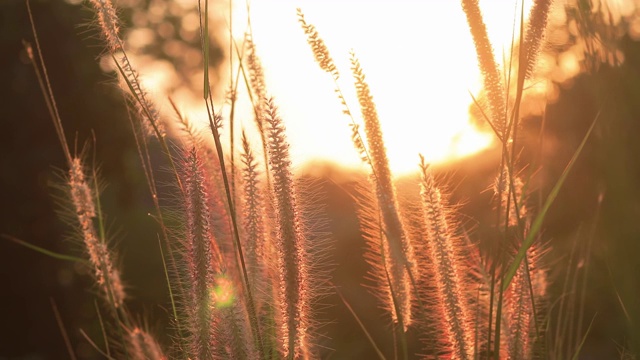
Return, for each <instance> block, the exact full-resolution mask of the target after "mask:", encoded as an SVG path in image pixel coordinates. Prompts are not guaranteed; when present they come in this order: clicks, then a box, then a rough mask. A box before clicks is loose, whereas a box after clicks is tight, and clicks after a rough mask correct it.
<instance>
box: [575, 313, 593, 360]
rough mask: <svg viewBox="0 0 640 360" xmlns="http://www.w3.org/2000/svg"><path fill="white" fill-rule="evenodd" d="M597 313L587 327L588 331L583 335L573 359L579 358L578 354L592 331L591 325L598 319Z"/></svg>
mask: <svg viewBox="0 0 640 360" xmlns="http://www.w3.org/2000/svg"><path fill="white" fill-rule="evenodd" d="M596 315H598V314H596ZM596 315H593V318H592V319H591V323H590V324H589V327H588V328H587V332H586V333H585V334H584V336H583V337H582V341H580V345H578V348H577V349H576V353H575V354H573V357H572V358H571V360H578V355H579V354H580V350H582V346H583V345H584V342H585V340H587V336H588V335H589V332H590V331H591V326H592V325H593V320H595V319H596Z"/></svg>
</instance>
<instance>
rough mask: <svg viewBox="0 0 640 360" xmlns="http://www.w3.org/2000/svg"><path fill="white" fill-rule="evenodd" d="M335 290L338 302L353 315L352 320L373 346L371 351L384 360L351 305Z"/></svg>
mask: <svg viewBox="0 0 640 360" xmlns="http://www.w3.org/2000/svg"><path fill="white" fill-rule="evenodd" d="M335 290H336V294H338V296H339V297H340V300H342V303H343V304H344V306H346V307H347V309H348V310H349V312H350V313H351V315H353V318H354V319H356V321H357V322H358V325H359V326H360V328H361V329H362V332H364V334H365V336H366V337H367V339H368V340H369V342H370V343H371V346H373V349H374V350H375V351H376V353H377V354H378V357H379V358H380V359H381V360H386V357H385V356H384V354H383V353H382V351H380V349H379V348H378V346H377V345H376V342H375V341H374V340H373V337H371V334H369V331H367V328H366V327H365V326H364V324H363V323H362V321H360V318H359V317H358V314H356V312H355V310H353V308H352V307H351V305H350V304H349V302H348V301H347V299H345V298H344V296H342V293H341V292H340V290H338V288H335Z"/></svg>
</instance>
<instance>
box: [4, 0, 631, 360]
mask: <svg viewBox="0 0 640 360" xmlns="http://www.w3.org/2000/svg"><path fill="white" fill-rule="evenodd" d="M119 3H120V4H119V5H120V6H121V7H122V11H121V13H120V16H121V19H122V21H123V24H124V27H125V28H131V29H136V28H144V29H145V31H150V32H152V33H154V34H158V35H157V36H154V39H155V41H153V42H145V43H144V44H143V45H141V46H140V47H139V48H137V49H134V50H135V51H137V52H139V53H140V54H142V55H144V56H146V57H149V58H153V59H163V60H166V61H167V62H169V63H171V64H173V66H175V69H174V70H175V74H178V77H177V78H175V79H174V81H173V82H172V84H173V86H176V87H179V86H181V87H187V88H189V87H190V86H191V87H194V90H195V89H197V86H199V83H194V82H193V81H192V80H191V77H192V76H193V73H194V71H195V69H198V68H199V67H200V63H199V62H195V61H193V60H190V59H191V58H192V56H190V55H189V54H191V55H193V54H197V53H198V43H199V39H198V38H197V37H194V36H193V31H195V30H194V29H184V27H183V26H182V25H181V24H182V22H183V20H182V19H183V17H185V16H188V14H180V13H178V12H172V11H161V10H158V9H171V6H165V5H167V4H168V3H170V2H169V1H165V0H152V1H134V0H130V1H120V2H119ZM162 4H164V5H163V6H164V7H163V6H161V5H162ZM603 4H605V5H603ZM606 4H608V6H607V5H606ZM562 8H563V9H564V6H562ZM32 9H33V15H34V18H35V21H36V27H37V29H38V33H39V36H40V45H41V48H42V52H43V55H44V58H45V61H46V66H47V69H48V71H49V76H50V79H51V85H52V89H53V93H54V94H55V97H56V100H57V104H58V108H59V110H60V114H61V116H62V119H63V122H64V127H65V131H66V133H67V136H68V138H69V139H72V141H73V143H74V144H75V146H74V147H72V148H74V149H77V151H78V152H80V151H82V150H83V149H84V150H85V151H86V153H87V154H88V155H89V157H90V158H93V157H94V156H95V158H96V159H98V163H99V167H100V170H101V173H102V176H103V178H104V181H105V183H106V184H107V187H106V189H105V191H104V193H103V196H102V201H103V205H104V208H105V213H106V214H107V219H108V223H109V224H111V225H110V227H109V230H110V233H111V234H112V237H113V238H114V239H115V241H116V244H117V249H118V253H119V254H120V256H119V261H120V262H121V264H122V267H123V269H124V271H125V274H124V278H125V279H126V281H127V283H128V284H129V290H130V293H131V304H130V305H131V309H132V311H133V312H135V313H137V314H140V318H141V319H144V320H145V321H147V322H148V325H149V328H150V329H151V330H152V331H154V332H155V333H156V334H157V335H158V336H159V337H160V338H161V340H163V342H164V343H168V342H169V338H168V336H169V333H168V332H167V331H165V329H166V328H167V324H168V321H167V313H168V306H169V302H168V295H167V291H166V284H165V281H164V276H163V275H162V274H163V270H162V263H161V260H160V254H159V250H158V245H157V239H156V237H155V235H154V234H155V233H156V230H157V229H156V227H155V222H154V220H153V219H152V218H151V217H150V216H148V215H147V214H148V213H149V212H151V211H152V210H151V209H152V202H151V200H150V196H149V192H148V189H147V188H146V185H145V180H144V177H143V175H142V173H141V172H140V171H139V169H140V164H139V160H138V155H137V152H136V149H135V144H134V139H133V137H132V135H131V131H130V125H129V122H128V120H127V117H126V108H125V104H124V102H123V98H122V96H121V93H120V90H119V89H118V87H117V85H116V81H115V80H114V79H115V76H114V74H113V73H112V72H110V71H108V69H106V68H105V66H104V62H102V61H101V58H102V57H101V55H103V53H104V50H103V49H104V48H103V45H102V43H101V40H100V39H99V38H98V36H96V31H95V28H94V27H93V25H92V21H93V14H92V12H91V10H90V9H89V8H88V7H87V6H86V5H84V4H81V3H80V1H59V0H55V1H54V0H51V1H49V0H32ZM145 14H146V15H148V16H145ZM637 14H638V10H637V8H636V4H635V3H634V2H632V1H608V2H602V3H600V2H590V1H587V0H579V1H578V2H577V3H574V2H569V3H567V8H566V10H565V16H564V17H560V20H562V21H556V22H552V26H553V27H554V28H553V29H552V30H550V32H549V35H550V36H549V37H548V39H549V43H548V45H547V46H546V47H545V50H544V59H545V64H547V65H548V66H547V67H545V68H544V69H541V70H540V73H541V74H546V76H547V78H546V80H545V81H547V82H548V83H551V85H552V87H551V89H553V91H551V92H548V93H545V94H546V95H545V96H548V98H550V100H549V103H548V105H547V107H546V109H545V111H544V112H540V111H531V112H530V114H529V115H527V117H526V118H525V120H524V122H523V129H524V131H523V132H522V133H523V134H524V135H523V141H522V144H523V151H522V155H521V158H522V162H523V163H525V164H532V165H531V167H534V166H535V167H536V168H535V169H533V170H535V171H534V172H533V173H534V174H535V177H534V178H535V189H534V194H533V196H534V197H535V196H539V197H542V198H543V197H544V195H545V194H547V193H548V192H549V190H550V189H551V187H553V185H554V182H555V180H556V179H558V177H559V176H560V174H561V173H562V170H563V169H564V167H565V166H566V164H567V163H568V161H569V159H570V158H571V156H572V155H573V153H574V151H575V149H576V148H577V146H578V144H579V143H580V141H581V140H582V137H583V136H584V134H585V133H586V130H587V128H588V127H589V125H590V124H591V122H592V121H593V119H594V118H595V117H596V114H598V113H599V114H600V115H599V120H598V122H597V124H596V128H595V131H594V133H593V135H592V137H591V138H590V140H589V142H588V143H587V146H586V148H585V150H584V151H583V153H582V155H581V157H580V159H579V161H578V163H577V164H576V166H575V167H574V169H573V171H572V172H571V174H570V175H569V177H568V179H567V182H566V184H565V186H564V187H563V189H562V191H561V193H560V195H559V197H558V199H557V200H556V202H555V204H554V206H553V207H552V209H551V213H550V215H549V217H548V219H547V221H546V222H545V226H544V238H545V239H546V240H547V241H548V242H549V244H550V246H551V251H550V255H549V258H548V263H549V268H550V273H551V275H552V278H553V279H557V281H555V282H554V283H553V285H552V287H551V288H550V294H551V297H552V299H555V298H559V297H561V296H563V295H564V296H569V295H568V294H570V293H578V294H579V293H580V292H581V291H582V290H581V288H580V287H578V288H576V289H571V288H569V289H567V288H563V286H562V281H563V279H564V278H565V276H566V272H567V269H568V268H572V269H578V273H581V271H583V270H584V269H586V268H587V267H588V273H587V276H586V282H585V283H586V288H585V293H584V294H585V299H586V302H585V304H584V309H583V314H582V315H581V316H582V317H583V320H582V323H583V325H582V327H583V329H582V330H583V332H584V331H586V327H587V325H588V324H589V322H590V321H591V319H592V318H593V326H592V328H591V331H590V332H589V335H588V337H587V339H586V342H585V345H584V349H583V351H582V354H581V356H580V358H581V359H609V358H620V357H623V356H626V355H625V354H627V355H628V354H630V353H633V352H635V353H636V354H637V353H638V352H639V351H640V328H639V327H640V260H639V257H640V141H639V136H640V42H638V40H639V39H640V38H639V34H640V18H639V17H638V16H637ZM167 24H169V25H171V26H168V25H167ZM221 27H222V28H223V26H221ZM169 28H173V29H181V30H180V31H169V30H167V29H169ZM223 30H224V29H223ZM223 30H221V31H223ZM163 34H164V35H163ZM23 39H24V40H27V41H33V36H32V33H31V28H30V25H29V20H28V15H27V11H26V6H25V3H24V1H21V0H5V1H3V2H2V3H0V53H1V54H2V55H1V56H0V84H2V85H1V86H0V99H1V101H0V104H1V106H0V211H1V213H0V233H1V234H9V235H12V236H15V237H17V238H20V239H23V240H25V241H28V242H30V243H33V244H35V245H38V246H41V247H44V248H47V249H50V250H52V251H56V252H59V253H66V254H75V255H80V254H81V249H80V247H79V246H78V244H76V243H73V242H71V241H68V240H65V239H66V238H67V236H66V234H68V231H69V230H68V228H67V227H66V225H65V224H64V223H62V222H60V221H59V220H58V218H57V216H56V209H58V206H57V205H56V202H55V200H54V197H53V196H52V195H55V194H56V190H55V189H53V188H52V187H51V184H52V183H55V182H59V181H60V180H59V175H57V174H60V171H61V170H60V169H64V168H65V164H64V159H63V155H62V151H61V149H60V145H59V143H58V139H57V137H56V135H55V131H54V128H53V126H52V123H51V119H50V118H49V115H48V112H47V109H46V106H45V103H44V100H43V96H42V93H41V92H40V89H39V87H38V85H37V80H36V77H35V75H34V72H33V68H32V67H31V65H30V64H29V61H28V59H27V56H26V53H25V51H24V49H23V46H22V43H21V41H22V40H23ZM212 48H214V49H216V51H214V52H213V54H214V58H213V62H212V64H213V66H214V70H215V71H220V70H216V69H217V68H216V66H221V64H222V63H223V60H222V59H223V58H224V57H225V56H226V55H225V54H226V52H225V51H226V50H225V46H224V45H223V44H221V43H216V39H215V38H213V39H212ZM194 51H195V53H194ZM576 66H577V67H576ZM219 91H220V92H224V89H219ZM549 94H551V95H552V96H551V95H549ZM535 100H536V99H531V101H535ZM531 108H532V109H533V108H536V109H537V107H536V106H531ZM345 131H347V130H346V129H345ZM156 150H158V149H156ZM495 156H496V150H495V149H489V150H486V151H484V152H481V153H479V154H476V155H475V156H473V157H469V158H466V159H462V160H457V161H455V162H451V163H448V164H445V165H441V166H439V167H438V169H439V171H442V173H443V174H445V175H444V176H445V178H446V179H448V182H449V184H450V190H451V198H452V201H453V202H459V203H461V204H462V205H461V207H460V211H461V213H462V214H463V217H464V219H467V220H465V221H464V223H465V224H466V225H467V226H468V227H469V228H470V229H471V231H472V232H471V233H472V234H473V236H475V237H477V238H485V239H487V238H491V236H492V234H493V230H492V229H491V227H490V226H489V225H487V224H488V223H490V220H487V216H488V215H487V211H486V209H487V206H489V205H488V204H489V203H490V199H491V195H490V192H488V191H486V190H487V189H488V188H489V187H490V186H491V183H492V181H493V177H494V176H495V171H496V165H495V162H494V161H492V159H495ZM162 161H163V160H162V157H161V156H160V155H157V163H158V165H159V166H162ZM307 168H308V169H313V171H308V172H307V173H308V174H310V175H309V176H315V177H321V178H323V179H325V180H329V181H326V182H324V184H325V185H323V187H324V189H323V191H324V192H325V193H326V197H325V199H326V209H327V214H328V215H327V216H328V219H329V224H330V227H331V231H332V232H333V233H334V234H335V236H334V238H335V244H336V245H335V247H334V249H333V250H332V255H333V256H334V260H335V263H336V264H337V267H336V269H335V271H334V279H333V281H334V283H335V284H337V285H339V286H340V287H341V288H342V289H343V293H344V295H345V297H346V298H347V299H348V300H349V301H350V302H353V303H357V304H358V309H359V311H360V312H361V313H360V314H361V316H362V319H363V321H364V322H365V324H366V325H367V327H368V329H370V331H371V332H372V334H373V336H374V338H375V339H376V341H378V342H379V343H380V344H381V346H383V347H388V346H390V343H389V342H388V333H387V332H386V330H385V328H384V326H383V325H384V324H383V322H382V321H381V319H380V316H379V311H378V310H377V307H376V303H375V299H374V298H373V297H372V296H371V295H369V293H368V292H367V291H366V289H365V288H364V287H362V286H361V284H362V282H363V281H362V279H363V275H364V274H365V272H366V265H365V263H364V261H363V260H359V259H360V258H361V256H360V254H361V251H362V246H363V243H362V239H361V238H360V236H359V234H358V227H357V221H356V215H355V207H354V204H353V203H352V201H351V197H350V196H349V190H350V189H351V188H352V187H353V183H354V181H355V180H356V179H359V178H361V177H362V174H358V173H353V172H352V171H351V170H348V169H345V168H343V167H339V166H336V165H332V164H330V163H317V162H316V163H314V165H313V166H308V167H307ZM538 169H541V170H538ZM402 181H406V182H407V184H411V183H412V181H413V180H412V179H411V176H407V177H406V178H405V179H402ZM407 186H408V187H410V185H407ZM576 244H579V245H578V246H576ZM587 244H591V245H590V246H587ZM573 249H579V250H575V251H578V252H577V253H573V254H574V255H573V256H572V251H574V250H573ZM587 259H588V260H587ZM567 264H569V265H567ZM587 264H588V266H586V265H587ZM0 284H1V286H0V359H58V358H67V357H68V355H67V353H66V350H65V348H64V342H63V339H62V336H61V332H60V330H59V329H58V325H57V322H56V319H55V316H54V311H53V310H52V302H53V303H55V306H56V307H57V308H58V310H59V312H60V315H61V318H62V322H63V323H64V326H65V328H66V331H67V332H68V334H69V337H70V340H71V343H72V344H73V346H74V349H75V351H76V353H77V355H78V357H79V358H85V359H93V358H100V356H99V355H98V354H97V353H96V352H95V350H94V349H92V347H91V346H90V345H89V344H88V342H87V341H86V340H85V339H84V338H83V336H82V335H81V333H80V329H82V330H83V331H85V332H86V333H87V334H89V336H90V337H92V338H97V337H98V336H99V335H98V334H99V333H100V332H99V328H98V325H97V321H96V307H95V306H96V305H95V303H96V300H95V294H94V293H93V292H92V291H91V289H92V282H91V277H90V276H88V274H87V273H86V271H85V270H84V269H82V268H81V267H79V266H77V265H76V264H74V263H71V262H65V261H61V260H56V259H52V258H50V257H47V256H44V255H42V254H40V253H37V252H34V251H32V250H29V249H27V248H25V247H22V246H18V245H16V244H15V243H12V242H9V241H6V240H5V239H0ZM327 302H329V303H331V304H332V306H331V307H329V308H328V309H327V310H326V311H325V312H324V313H323V314H322V315H321V316H323V317H325V318H326V319H328V320H331V321H330V322H329V323H328V325H327V326H326V327H325V328H324V331H325V332H326V335H327V336H328V337H329V338H332V339H334V340H327V341H326V343H324V344H323V345H326V346H327V347H328V348H330V349H335V351H327V353H326V356H327V357H329V356H330V355H331V354H333V357H332V358H370V357H371V356H373V353H372V350H371V348H370V346H369V344H368V343H367V342H366V341H365V340H362V338H363V336H361V335H360V330H359V328H358V327H357V324H356V323H355V321H354V320H353V318H352V316H351V315H350V314H349V312H348V311H347V310H346V308H345V307H344V305H343V304H342V303H341V302H340V300H338V299H337V298H336V297H330V298H329V299H327ZM579 310H580V309H577V308H576V309H571V310H570V311H571V312H572V314H573V315H572V316H573V317H574V319H573V320H572V321H570V323H572V324H574V326H577V324H578V323H579V320H578V317H579V316H580V315H579V314H578V313H579ZM574 341H577V339H574Z"/></svg>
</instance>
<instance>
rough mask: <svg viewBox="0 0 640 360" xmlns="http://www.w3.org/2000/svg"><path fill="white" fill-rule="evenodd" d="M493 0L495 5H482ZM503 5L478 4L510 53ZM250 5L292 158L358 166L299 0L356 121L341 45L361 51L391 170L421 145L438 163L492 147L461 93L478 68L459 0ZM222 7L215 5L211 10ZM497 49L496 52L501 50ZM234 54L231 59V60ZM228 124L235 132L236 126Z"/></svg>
mask: <svg viewBox="0 0 640 360" xmlns="http://www.w3.org/2000/svg"><path fill="white" fill-rule="evenodd" d="M491 3H493V5H496V6H488V5H491ZM511 5H512V6H505V4H504V2H500V3H498V2H497V0H491V1H489V2H487V1H484V2H482V3H481V6H482V9H483V16H484V18H485V22H486V23H487V27H488V31H489V36H490V38H491V41H492V44H493V46H494V50H495V52H496V53H498V54H502V52H503V51H505V52H508V49H509V46H510V43H511V36H512V35H511V34H512V29H513V25H514V20H513V17H514V14H515V13H516V8H515V3H514V4H511ZM250 6H251V9H250V11H251V26H252V30H253V38H254V42H255V43H256V48H257V53H258V56H259V57H260V59H261V61H262V64H263V67H264V70H265V77H266V82H267V91H268V94H269V95H272V96H274V98H275V102H276V104H277V105H278V107H279V113H280V115H281V117H282V118H283V120H284V122H285V124H286V127H287V137H288V140H289V142H290V144H291V147H290V151H291V156H292V161H293V165H294V166H297V167H301V166H302V165H304V164H305V163H307V162H313V161H317V160H321V161H322V160H325V161H330V162H336V163H338V164H339V165H341V166H346V167H360V166H363V165H362V163H361V161H360V159H359V157H358V154H357V152H356V150H355V149H354V146H353V143H352V141H351V130H350V128H349V126H348V125H349V123H350V120H349V118H348V117H347V116H345V115H343V114H342V106H341V104H340V102H339V101H338V99H337V97H336V96H335V94H334V83H333V80H332V79H331V77H330V75H329V74H327V73H325V72H323V71H321V70H320V68H319V67H318V65H317V64H316V63H315V61H314V59H313V55H312V52H311V49H310V48H309V45H308V44H307V41H306V38H305V35H304V33H303V31H302V30H301V28H300V25H299V23H298V19H297V17H296V8H297V7H300V8H302V10H303V12H304V13H305V17H306V19H307V21H308V22H309V23H312V24H314V25H315V26H316V27H317V29H318V32H319V33H320V36H321V37H322V38H323V40H324V41H325V43H326V45H327V46H328V48H329V51H330V52H331V55H332V57H333V60H334V62H335V64H336V66H337V67H338V70H339V71H340V74H341V78H340V79H339V84H340V87H341V89H342V91H343V92H344V95H345V97H346V99H347V102H348V104H349V106H350V108H351V112H352V114H353V115H354V117H355V118H356V121H359V120H360V109H359V106H358V102H357V99H356V97H355V90H354V86H353V81H352V76H351V71H350V64H349V51H350V50H351V49H353V50H354V51H355V53H356V55H357V56H358V58H359V59H360V62H361V64H362V66H363V70H364V72H365V74H366V76H367V82H368V83H369V85H370V87H371V91H372V94H373V97H374V101H375V103H376V107H377V111H378V114H379V117H380V121H381V126H382V130H383V136H384V140H385V145H386V148H387V154H388V157H389V161H390V166H391V168H392V170H393V171H394V172H395V173H396V174H397V175H400V174H403V173H407V172H413V171H416V170H417V165H416V164H417V163H418V154H419V153H421V154H422V155H424V156H425V158H426V160H427V161H428V162H431V163H444V162H448V161H452V160H456V159H460V158H463V157H465V156H468V155H471V154H474V153H477V152H479V151H481V150H483V149H486V148H488V147H489V146H491V144H492V142H493V135H492V134H491V133H490V132H482V131H480V130H479V129H477V128H476V127H475V125H473V124H472V123H471V119H470V115H469V107H470V105H471V103H472V98H471V95H470V94H469V92H471V93H473V94H477V93H478V92H479V90H480V89H481V77H480V73H479V70H478V67H477V60H476V53H475V48H474V45H473V41H472V39H471V35H470V33H469V28H468V25H467V21H466V17H465V15H464V12H463V11H462V8H461V5H460V3H458V2H436V3H422V2H418V1H412V0H403V1H397V2H394V3H393V6H390V5H388V3H385V2H377V1H373V2H368V3H367V7H366V9H365V10H363V6H362V4H361V3H360V2H358V1H357V0H346V1H323V2H321V3H319V2H317V1H311V0H302V1H296V0H271V1H268V0H262V1H255V2H253V3H251V4H250ZM525 6H530V4H525ZM227 10H228V8H227V9H224V8H223V7H222V6H221V7H220V8H219V9H217V10H216V13H218V14H220V12H223V11H227ZM233 11H234V13H233V31H234V38H235V39H236V41H237V42H238V43H239V44H240V43H241V42H242V40H243V38H244V35H245V32H246V30H247V11H246V3H245V2H244V1H239V0H238V1H234V10H233ZM525 12H526V11H525ZM218 16H219V15H218ZM227 22H228V16H227ZM225 28H226V29H228V24H227V27H225ZM221 38H224V35H223V36H222V37H221ZM227 46H228V45H227ZM496 57H497V59H498V60H501V58H502V55H499V56H498V55H497V56H496ZM233 61H234V64H233V65H234V67H237V66H238V60H237V59H234V60H233ZM499 62H500V61H499ZM222 66H223V70H222V71H221V73H222V74H223V77H225V76H226V77H228V73H229V68H228V66H229V64H228V61H227V62H226V63H224V64H223V65H222ZM235 71H236V70H235V69H234V73H235ZM240 81H243V80H242V78H241V79H240ZM221 84H229V80H228V78H223V79H221ZM226 87H228V85H225V88H226ZM238 89H239V91H238V94H237V101H238V103H237V106H236V116H235V119H236V124H239V126H241V127H242V128H243V129H246V130H247V131H248V132H249V134H250V136H251V132H255V125H254V120H253V112H252V110H251V107H250V104H249V100H248V96H247V94H246V87H245V85H244V84H240V86H239V88H238ZM174 95H175V94H174ZM174 98H181V99H179V101H178V103H179V104H181V105H182V106H184V108H185V113H187V114H189V115H190V116H189V117H190V118H191V119H199V118H202V119H205V118H206V113H205V110H204V109H203V108H202V106H200V105H197V106H196V103H197V101H194V102H192V101H188V100H187V99H186V97H184V96H174ZM225 111H228V106H226V109H225ZM361 131H362V132H363V133H364V131H363V130H361ZM487 131H488V130H487ZM225 132H226V131H225ZM236 133H237V134H239V133H240V128H239V127H237V128H236ZM238 139H239V136H238ZM251 139H252V142H253V147H254V149H255V150H259V148H260V146H259V145H258V144H259V140H258V138H257V136H255V134H254V135H253V136H251ZM223 140H226V139H225V137H223ZM237 143H238V144H239V142H237Z"/></svg>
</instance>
